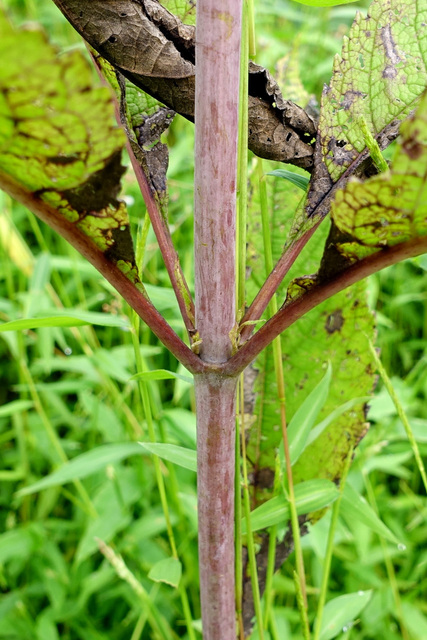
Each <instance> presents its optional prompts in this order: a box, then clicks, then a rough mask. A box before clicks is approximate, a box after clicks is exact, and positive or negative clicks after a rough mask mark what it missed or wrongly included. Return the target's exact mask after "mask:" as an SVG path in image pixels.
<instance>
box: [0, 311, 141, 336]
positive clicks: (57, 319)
mask: <svg viewBox="0 0 427 640" xmlns="http://www.w3.org/2000/svg"><path fill="white" fill-rule="evenodd" d="M87 324H94V325H100V326H104V327H123V328H129V321H128V320H127V318H124V317H119V316H115V315H112V314H107V313H96V312H95V311H74V310H73V309H64V310H63V312H59V311H57V312H55V313H53V312H51V315H49V316H44V317H37V318H20V319H19V320H12V321H10V322H3V324H1V325H0V332H2V331H22V330H24V329H38V328H40V327H80V326H83V325H87Z"/></svg>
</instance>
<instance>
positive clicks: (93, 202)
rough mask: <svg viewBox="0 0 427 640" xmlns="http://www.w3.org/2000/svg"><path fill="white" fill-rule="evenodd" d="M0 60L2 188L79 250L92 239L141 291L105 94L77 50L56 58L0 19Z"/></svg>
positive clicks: (116, 132) (119, 143)
mask: <svg viewBox="0 0 427 640" xmlns="http://www.w3.org/2000/svg"><path fill="white" fill-rule="evenodd" d="M0 59H1V61H2V64H1V67H0V187H4V188H5V190H9V191H10V190H11V189H12V191H13V193H12V195H16V193H15V192H19V193H20V197H21V199H25V200H26V201H28V202H31V208H32V210H34V211H39V213H40V215H41V216H42V217H43V219H45V220H46V221H47V222H48V223H49V224H51V226H53V227H54V228H57V225H58V224H59V221H61V222H60V224H59V226H60V228H61V230H62V229H65V228H66V229H67V233H68V234H69V236H70V237H69V241H70V242H71V243H72V244H74V245H75V246H76V247H77V248H78V249H81V248H82V246H87V245H88V242H87V238H90V240H91V242H92V243H93V244H94V245H95V247H96V250H101V251H102V252H104V254H106V256H107V258H108V260H110V261H111V262H112V263H113V264H114V265H115V266H117V267H118V268H119V269H120V270H121V271H122V272H123V273H124V274H125V275H126V276H127V277H128V278H129V279H130V280H131V281H132V282H133V283H134V284H136V285H137V286H138V287H139V288H140V289H141V291H143V288H142V285H141V283H140V281H139V279H138V274H137V269H136V265H135V258H134V252H133V245H132V239H131V235H130V231H129V217H128V214H127V211H126V206H125V204H124V202H120V201H119V200H118V199H117V195H118V193H119V191H120V179H121V176H122V174H123V172H124V168H123V167H122V166H121V162H120V155H121V149H122V147H123V145H124V142H125V137H124V134H123V131H122V130H121V129H120V128H119V127H118V126H116V125H115V124H114V110H113V105H112V101H111V94H110V92H109V90H108V89H107V88H106V87H95V86H94V84H93V79H94V76H93V71H92V69H91V67H90V66H89V64H88V62H87V60H86V59H85V57H84V56H83V54H82V52H81V51H77V50H73V51H68V52H67V53H65V54H63V55H61V56H59V55H58V53H57V51H56V50H55V48H54V47H53V46H51V45H50V44H49V43H48V42H47V40H46V37H45V35H44V34H43V33H42V32H41V31H38V30H21V31H15V30H14V29H13V28H12V27H11V26H10V24H9V23H8V21H7V20H6V18H5V16H4V14H3V13H1V12H0ZM13 182H15V185H16V187H13V188H12V187H11V186H10V185H11V184H13ZM90 244H91V243H89V246H90ZM93 250H94V247H91V249H90V251H93Z"/></svg>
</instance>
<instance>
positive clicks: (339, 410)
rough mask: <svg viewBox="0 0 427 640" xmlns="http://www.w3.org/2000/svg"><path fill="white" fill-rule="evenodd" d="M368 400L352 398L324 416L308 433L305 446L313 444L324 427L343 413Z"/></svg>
mask: <svg viewBox="0 0 427 640" xmlns="http://www.w3.org/2000/svg"><path fill="white" fill-rule="evenodd" d="M369 400H372V397H371V396H363V397H362V398H352V399H351V400H349V401H348V402H345V403H344V404H342V405H341V406H340V407H337V408H336V409H334V410H333V411H332V412H331V413H330V414H329V415H328V416H326V418H325V419H324V420H322V422H319V424H317V425H316V426H315V427H314V428H313V429H312V431H311V432H310V434H309V436H308V438H307V444H306V446H308V445H309V444H311V443H312V442H314V441H315V440H316V438H318V437H319V436H320V435H321V434H322V433H323V432H324V430H325V429H326V427H329V425H330V424H332V422H333V421H334V420H336V419H337V418H339V417H340V416H342V415H343V413H345V412H346V411H349V410H350V409H352V408H353V407H355V406H357V405H360V404H361V403H366V402H369Z"/></svg>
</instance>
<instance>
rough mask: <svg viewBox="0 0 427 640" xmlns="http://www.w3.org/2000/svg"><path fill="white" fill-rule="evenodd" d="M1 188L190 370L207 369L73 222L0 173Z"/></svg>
mask: <svg viewBox="0 0 427 640" xmlns="http://www.w3.org/2000/svg"><path fill="white" fill-rule="evenodd" d="M0 188H1V189H3V190H4V191H6V193H8V194H9V195H10V196H11V197H12V198H14V199H15V200H17V201H18V202H20V203H21V204H23V205H24V206H26V207H27V208H28V209H30V211H32V212H33V213H34V214H35V215H37V216H38V217H39V218H40V219H41V220H43V222H46V224H48V225H49V226H50V227H52V229H54V230H55V231H57V232H58V233H59V234H60V235H61V236H62V237H63V238H65V239H66V240H67V241H68V242H69V243H70V244H71V245H73V247H75V248H76V249H77V251H79V252H80V253H81V254H82V255H83V256H84V257H85V258H86V259H87V260H89V262H90V263H91V264H93V266H94V267H95V268H96V269H98V271H99V272H100V273H101V274H102V275H103V276H104V277H105V278H106V280H108V282H110V284H112V285H113V287H114V288H115V289H116V290H117V291H118V292H119V293H120V294H121V295H122V296H123V298H124V299H125V300H126V302H128V303H129V305H130V306H131V307H132V308H133V309H134V310H135V311H136V312H137V314H138V315H139V316H140V318H141V319H142V320H143V321H144V322H145V323H146V324H147V325H148V326H149V327H150V328H151V329H152V331H153V332H154V333H155V334H156V336H157V337H158V338H159V340H161V342H162V343H163V344H164V345H165V346H166V347H167V349H169V351H170V352H171V353H173V355H174V356H175V357H176V358H177V359H178V360H179V361H180V362H182V364H183V365H184V366H185V367H186V368H187V369H188V370H189V371H191V372H192V373H200V372H202V371H204V370H206V366H205V365H204V363H203V362H202V361H201V360H200V359H199V358H198V357H197V356H196V355H195V354H194V353H193V352H192V351H191V349H189V347H187V345H186V344H185V343H184V342H183V341H182V340H181V339H180V338H179V337H178V336H177V335H176V333H175V332H174V331H173V329H172V328H171V327H170V326H169V324H168V323H167V322H166V320H165V319H164V318H163V317H162V316H161V315H160V313H159V312H158V311H157V309H156V308H155V307H154V306H153V305H152V304H151V302H150V301H149V300H148V299H147V298H145V297H144V296H143V294H142V293H141V292H140V291H138V289H137V288H136V287H135V285H134V284H133V282H131V280H129V279H128V278H127V277H126V276H125V275H124V274H123V273H122V272H121V271H120V269H119V268H118V267H117V266H116V265H115V264H114V263H112V262H111V261H110V260H109V259H108V258H106V257H105V254H104V253H103V252H102V251H101V250H100V249H99V248H98V247H97V246H96V245H95V244H94V243H93V242H92V240H90V238H88V236H86V235H85V234H83V233H82V232H81V231H80V230H79V229H78V228H77V227H76V226H75V225H74V224H73V223H72V222H69V221H68V220H67V219H66V218H64V217H63V216H60V215H58V211H57V210H56V209H55V208H53V207H51V206H49V205H48V204H46V203H45V202H43V200H41V199H40V198H38V197H37V196H36V195H34V194H33V193H31V192H30V191H28V190H26V189H25V188H24V187H22V186H21V185H20V184H18V183H17V182H15V180H13V178H11V177H10V176H8V175H7V174H5V173H0Z"/></svg>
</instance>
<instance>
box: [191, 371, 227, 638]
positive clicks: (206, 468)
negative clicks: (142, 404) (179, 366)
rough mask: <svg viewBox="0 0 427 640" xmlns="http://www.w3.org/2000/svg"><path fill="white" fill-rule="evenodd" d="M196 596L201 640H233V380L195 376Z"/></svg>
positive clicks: (205, 375) (216, 376)
mask: <svg viewBox="0 0 427 640" xmlns="http://www.w3.org/2000/svg"><path fill="white" fill-rule="evenodd" d="M195 391H196V411H197V450H198V453H197V460H198V471H197V489H198V516H199V565H200V598H201V608H202V622H203V639H204V640H235V637H236V630H235V612H234V603H235V594H234V456H235V454H234V444H235V420H236V416H235V412H236V408H235V391H236V379H235V378H224V377H220V376H218V375H216V374H202V375H196V376H195Z"/></svg>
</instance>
